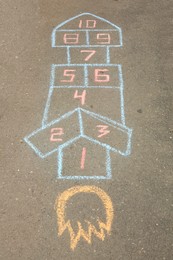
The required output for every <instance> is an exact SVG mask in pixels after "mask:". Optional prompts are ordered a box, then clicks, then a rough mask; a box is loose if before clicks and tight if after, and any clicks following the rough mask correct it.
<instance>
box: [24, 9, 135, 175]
mask: <svg viewBox="0 0 173 260" xmlns="http://www.w3.org/2000/svg"><path fill="white" fill-rule="evenodd" d="M51 41H52V47H53V48H62V49H64V48H65V50H66V57H64V58H65V60H64V63H63V64H53V65H52V67H51V79H50V87H49V92H48V98H47V102H46V105H45V110H44V114H43V120H42V124H41V126H40V128H38V129H36V130H35V131H34V132H32V133H31V134H30V135H28V136H27V137H25V141H26V143H27V144H28V145H29V146H30V147H31V148H32V149H33V150H34V151H35V152H36V154H37V155H39V157H41V158H46V157H48V156H50V155H52V154H53V153H56V154H57V178H59V179H78V180H82V179H96V180H99V179H100V180H104V179H111V178H112V171H111V156H112V152H114V153H117V154H118V155H120V156H128V155H129V154H130V153H131V136H132V129H130V128H129V127H127V126H126V121H125V110H124V84H123V73H122V66H121V64H116V63H114V62H115V61H112V57H111V50H112V49H113V48H118V47H122V45H123V43H122V31H121V29H120V28H119V27H118V26H116V25H114V24H112V23H111V22H109V21H107V20H105V19H103V18H100V17H98V16H96V15H93V14H90V13H83V14H80V15H77V16H75V17H73V18H70V19H69V20H67V21H65V22H63V23H61V24H60V25H58V26H57V27H56V28H54V30H53V32H52V38H51ZM110 104H111V107H114V109H111V108H110ZM112 105H113V106H112ZM93 158H94V159H93ZM103 158H104V161H103ZM67 161H68V171H67V169H66V164H67ZM103 163H104V164H103ZM100 164H102V167H100ZM69 169H70V172H69ZM97 173H98V174H97Z"/></svg>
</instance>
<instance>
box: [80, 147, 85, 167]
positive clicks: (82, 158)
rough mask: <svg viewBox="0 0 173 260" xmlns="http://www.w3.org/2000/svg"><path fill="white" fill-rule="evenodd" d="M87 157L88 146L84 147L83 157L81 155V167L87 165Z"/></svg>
mask: <svg viewBox="0 0 173 260" xmlns="http://www.w3.org/2000/svg"><path fill="white" fill-rule="evenodd" d="M85 157H86V147H83V149H82V157H81V166H80V167H81V169H84V167H85Z"/></svg>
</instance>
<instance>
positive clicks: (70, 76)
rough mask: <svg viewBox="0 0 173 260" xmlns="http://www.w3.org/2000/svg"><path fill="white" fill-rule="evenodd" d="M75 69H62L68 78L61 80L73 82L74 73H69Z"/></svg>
mask: <svg viewBox="0 0 173 260" xmlns="http://www.w3.org/2000/svg"><path fill="white" fill-rule="evenodd" d="M74 71H76V70H64V77H69V79H61V82H73V80H74V78H75V74H73V73H69V72H74Z"/></svg>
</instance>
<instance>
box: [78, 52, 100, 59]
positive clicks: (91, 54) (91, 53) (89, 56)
mask: <svg viewBox="0 0 173 260" xmlns="http://www.w3.org/2000/svg"><path fill="white" fill-rule="evenodd" d="M80 52H86V53H90V54H89V55H88V56H87V57H86V58H85V61H88V60H89V59H90V58H91V57H92V56H93V55H94V54H95V53H96V51H94V50H81V51H80Z"/></svg>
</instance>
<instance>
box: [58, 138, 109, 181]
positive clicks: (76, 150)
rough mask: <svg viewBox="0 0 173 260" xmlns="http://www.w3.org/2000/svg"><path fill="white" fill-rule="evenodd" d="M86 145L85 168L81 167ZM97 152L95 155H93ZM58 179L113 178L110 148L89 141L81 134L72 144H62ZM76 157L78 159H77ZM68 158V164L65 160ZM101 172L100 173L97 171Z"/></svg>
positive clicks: (59, 153)
mask: <svg viewBox="0 0 173 260" xmlns="http://www.w3.org/2000/svg"><path fill="white" fill-rule="evenodd" d="M84 146H85V147H86V162H85V168H84V169H81V168H80V157H81V152H82V148H83V147H84ZM93 154H95V156H93ZM96 157H97V158H96ZM57 158H58V175H57V178H58V179H68V180H82V179H88V180H89V179H95V180H104V179H111V177H112V176H111V159H110V150H109V149H107V148H105V147H101V146H100V145H98V144H95V143H92V142H91V141H88V140H87V139H85V138H84V137H82V136H81V138H79V139H78V140H75V141H74V142H71V143H70V144H66V145H65V146H64V145H62V146H61V147H60V148H59V150H58V157H57ZM76 158H77V159H78V160H76ZM67 159H68V164H63V161H66V160H67ZM96 172H99V173H100V174H99V175H96V174H95V173H96Z"/></svg>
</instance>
